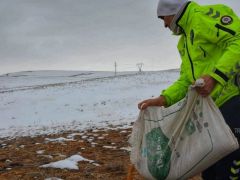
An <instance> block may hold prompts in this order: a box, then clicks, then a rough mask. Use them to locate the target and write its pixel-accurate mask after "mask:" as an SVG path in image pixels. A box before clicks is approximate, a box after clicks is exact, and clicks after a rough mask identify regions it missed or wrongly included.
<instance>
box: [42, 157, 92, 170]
mask: <svg viewBox="0 0 240 180" xmlns="http://www.w3.org/2000/svg"><path fill="white" fill-rule="evenodd" d="M80 161H87V162H89V163H94V161H93V160H89V159H86V158H84V157H82V156H80V155H78V154H76V155H73V156H71V157H69V158H66V159H64V160H60V161H56V162H52V163H49V164H45V165H42V166H40V167H43V168H48V167H51V168H59V169H74V170H78V169H79V168H78V162H80Z"/></svg>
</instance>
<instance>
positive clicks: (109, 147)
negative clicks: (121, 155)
mask: <svg viewBox="0 0 240 180" xmlns="http://www.w3.org/2000/svg"><path fill="white" fill-rule="evenodd" d="M103 148H107V149H117V147H116V146H103Z"/></svg>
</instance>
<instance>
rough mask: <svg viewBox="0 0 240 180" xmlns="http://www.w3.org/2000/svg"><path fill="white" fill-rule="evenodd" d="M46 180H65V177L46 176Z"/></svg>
mask: <svg viewBox="0 0 240 180" xmlns="http://www.w3.org/2000/svg"><path fill="white" fill-rule="evenodd" d="M45 180H63V179H61V178H57V177H50V178H46V179H45Z"/></svg>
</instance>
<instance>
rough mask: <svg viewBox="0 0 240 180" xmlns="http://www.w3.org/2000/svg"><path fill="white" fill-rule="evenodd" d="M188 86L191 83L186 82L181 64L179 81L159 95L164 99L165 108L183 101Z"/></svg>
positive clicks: (184, 71)
mask: <svg viewBox="0 0 240 180" xmlns="http://www.w3.org/2000/svg"><path fill="white" fill-rule="evenodd" d="M190 84H191V82H190V81H188V80H187V77H186V70H185V69H184V64H183V63H182V64H181V70H180V77H179V79H178V80H177V81H175V82H174V83H173V84H172V85H171V86H169V87H168V88H167V89H166V90H163V91H162V94H161V95H162V96H164V97H165V100H166V102H167V106H171V105H173V104H174V103H176V102H178V101H180V100H181V99H183V98H184V97H185V96H186V93H187V91H188V87H189V85H190Z"/></svg>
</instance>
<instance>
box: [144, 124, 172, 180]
mask: <svg viewBox="0 0 240 180" xmlns="http://www.w3.org/2000/svg"><path fill="white" fill-rule="evenodd" d="M168 142H169V139H168V138H167V136H165V134H164V133H163V132H162V130H161V128H160V127H158V128H154V129H152V131H151V132H149V133H147V135H146V145H147V158H148V170H149V171H150V173H151V174H152V176H153V177H155V178H156V179H158V180H164V179H166V177H167V176H168V174H169V171H170V160H171V154H172V152H171V149H170V147H169V146H168Z"/></svg>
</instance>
